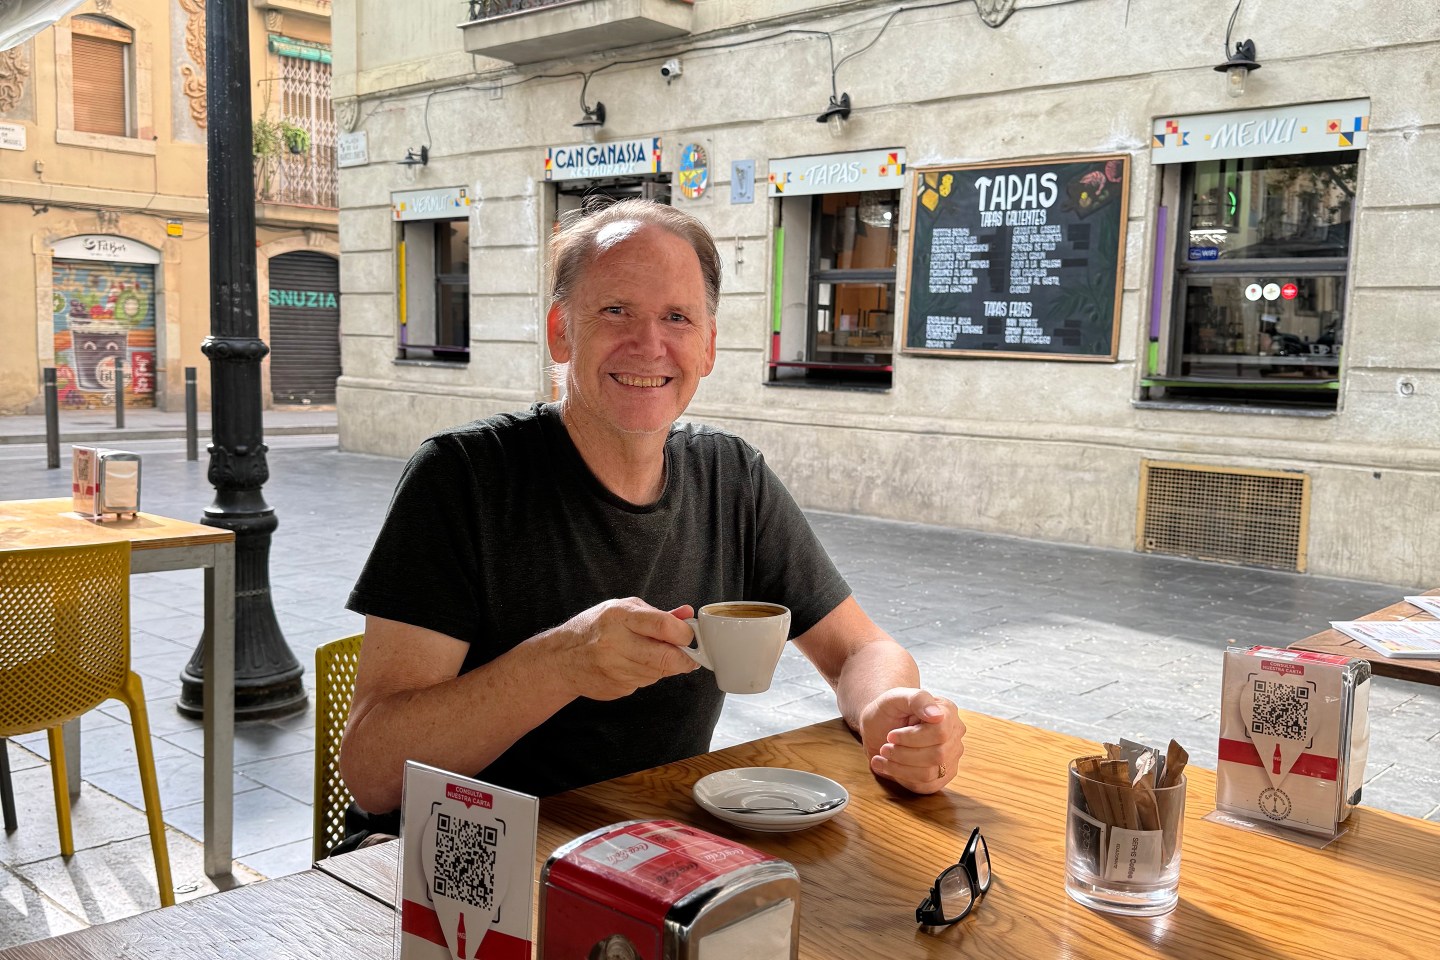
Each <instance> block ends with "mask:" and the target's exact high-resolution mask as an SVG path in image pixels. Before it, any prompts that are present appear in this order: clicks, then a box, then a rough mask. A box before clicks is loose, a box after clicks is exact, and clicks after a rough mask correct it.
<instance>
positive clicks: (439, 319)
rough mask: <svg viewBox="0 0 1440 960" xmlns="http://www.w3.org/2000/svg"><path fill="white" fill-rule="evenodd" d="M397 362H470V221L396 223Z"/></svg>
mask: <svg viewBox="0 0 1440 960" xmlns="http://www.w3.org/2000/svg"><path fill="white" fill-rule="evenodd" d="M400 276H401V277H402V279H403V281H404V285H403V289H402V290H401V291H400V298H401V299H400V306H401V313H400V343H399V358H400V359H401V360H442V361H450V362H453V363H468V362H469V360H470V221H469V220H468V219H461V220H412V221H409V222H406V223H402V224H401V244H400Z"/></svg>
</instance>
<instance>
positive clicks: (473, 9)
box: [467, 0, 577, 23]
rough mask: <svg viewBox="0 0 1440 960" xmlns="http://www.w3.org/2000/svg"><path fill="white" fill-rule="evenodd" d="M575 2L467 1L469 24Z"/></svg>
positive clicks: (558, 0)
mask: <svg viewBox="0 0 1440 960" xmlns="http://www.w3.org/2000/svg"><path fill="white" fill-rule="evenodd" d="M576 2H577V0H468V3H467V6H469V7H470V17H469V22H470V23H474V22H475V21H476V20H489V19H490V18H491V17H502V16H504V15H505V14H507V13H519V12H521V11H522V10H535V9H538V8H540V7H554V6H558V5H559V4H562V3H576Z"/></svg>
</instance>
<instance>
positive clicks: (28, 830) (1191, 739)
mask: <svg viewBox="0 0 1440 960" xmlns="http://www.w3.org/2000/svg"><path fill="white" fill-rule="evenodd" d="M182 422H183V421H182ZM0 433H4V428H3V424H0ZM172 437H173V434H172ZM107 442H108V443H110V444H112V445H119V444H118V443H116V442H115V441H114V440H111V439H108V438H107ZM268 442H269V443H270V445H271V454H270V464H271V480H270V482H269V483H268V484H267V486H266V487H265V497H266V499H267V500H268V501H269V503H270V504H271V505H272V506H273V507H274V508H275V511H276V514H277V516H278V517H279V520H280V527H279V530H278V531H277V533H276V534H275V539H274V546H273V549H272V552H271V562H270V570H271V582H272V586H273V594H274V605H275V610H276V614H277V617H278V618H279V622H280V625H281V628H282V629H283V631H284V634H285V637H286V640H287V641H288V642H289V644H290V647H291V649H292V650H293V651H294V652H295V655H296V657H297V658H298V659H299V660H300V662H301V663H302V664H305V665H306V667H307V671H308V670H309V668H310V665H311V664H312V663H313V651H314V649H315V647H316V646H318V645H319V644H321V643H323V642H325V641H327V640H331V639H334V638H337V637H341V636H346V635H348V634H351V633H355V632H358V630H359V629H360V618H358V617H356V616H355V615H353V614H350V613H348V612H346V611H345V609H344V601H345V597H346V595H347V593H348V592H349V589H350V586H351V584H352V583H353V581H354V579H355V576H356V574H357V573H358V571H359V569H360V565H361V564H362V562H363V561H364V558H365V556H366V553H367V552H368V550H369V547H370V544H371V543H372V541H373V539H374V536H375V533H376V530H377V529H378V526H379V523H380V521H381V519H382V517H383V515H384V512H385V507H386V504H387V502H388V500H389V497H390V493H391V491H392V489H393V487H394V484H395V481H396V479H397V477H398V476H399V472H400V469H401V467H402V466H403V463H402V461H399V460H393V459H387V458H381V457H373V456H365V455H360V454H351V453H344V452H341V451H340V450H339V449H338V448H337V445H336V441H335V437H334V436H333V435H329V436H325V435H304V436H272V437H269V438H268ZM125 447H126V448H127V449H133V450H134V451H136V452H138V453H141V454H143V455H144V506H145V509H146V510H148V511H150V512H153V513H159V514H165V515H169V516H175V517H182V518H193V519H196V520H198V519H199V518H200V516H201V511H202V510H203V508H204V507H205V506H206V504H207V503H208V502H209V501H210V499H211V496H212V490H211V488H210V487H209V484H208V483H207V481H206V478H205V470H206V464H205V461H204V459H203V453H202V460H201V461H199V462H187V461H186V460H185V459H184V444H183V441H182V440H178V439H173V438H172V439H165V440H132V441H129V442H127V443H125ZM63 462H64V464H65V468H64V469H62V470H46V469H45V457H44V448H43V446H39V445H35V444H23V443H14V444H6V445H0V485H3V489H4V491H5V496H6V497H7V498H19V497H45V496H64V495H68V491H69V473H68V464H69V456H68V448H67V449H66V450H65V458H64V461H63ZM811 520H812V522H813V524H814V525H815V528H816V530H817V531H818V533H819V535H820V537H821V539H822V540H823V541H824V542H825V544H826V546H827V547H828V548H829V549H830V551H831V552H832V554H833V556H834V557H835V558H836V561H837V563H838V565H839V566H840V568H841V570H842V571H843V573H844V574H845V575H846V576H847V577H848V578H849V580H850V582H851V584H852V586H853V587H854V589H855V591H856V594H857V596H858V597H859V599H860V601H861V603H862V604H863V605H864V606H865V608H866V609H867V610H868V611H869V612H870V614H871V615H872V616H873V617H874V619H875V620H876V621H877V622H879V624H880V625H881V626H882V627H884V628H885V629H887V630H889V631H890V632H891V633H892V634H893V635H894V636H895V637H896V638H897V639H898V640H899V641H900V642H901V643H903V644H904V645H905V646H906V647H907V648H909V649H910V651H911V652H912V653H913V654H914V656H915V658H916V660H917V661H918V662H919V663H920V666H921V669H922V673H923V676H924V678H925V682H926V684H927V685H929V686H930V687H931V688H932V689H934V690H936V691H938V692H940V693H943V694H944V695H946V696H949V697H951V698H953V699H954V700H955V701H956V702H957V703H959V704H961V705H962V706H965V707H968V708H971V709H975V710H980V711H984V712H987V713H991V714H995V715H998V716H1003V717H1009V718H1014V719H1017V720H1021V721H1024V722H1026V723H1030V724H1034V725H1037V726H1041V727H1045V728H1049V729H1054V730H1059V731H1063V732H1066V733H1072V734H1077V735H1080V736H1084V737H1089V738H1092V739H1102V738H1103V739H1113V738H1115V737H1120V736H1128V737H1132V738H1136V739H1141V740H1146V741H1150V742H1154V743H1157V744H1163V743H1164V742H1165V741H1167V740H1168V739H1169V738H1170V737H1175V738H1176V739H1178V740H1179V741H1180V742H1181V743H1183V744H1184V745H1186V746H1187V747H1188V748H1189V749H1190V751H1191V754H1192V758H1193V762H1196V763H1199V764H1202V765H1205V766H1213V765H1214V762H1215V750H1216V740H1217V736H1218V719H1217V716H1218V713H1217V706H1218V699H1219V691H1220V667H1221V652H1222V651H1223V650H1224V649H1225V647H1226V645H1227V643H1228V642H1232V641H1233V642H1237V643H1244V644H1251V643H1270V644H1277V645H1284V644H1286V643H1289V642H1292V641H1294V640H1297V639H1299V638H1301V637H1304V636H1306V635H1308V634H1310V633H1313V632H1315V631H1316V630H1319V629H1321V628H1323V627H1324V626H1325V623H1326V621H1327V620H1330V619H1344V618H1351V617H1355V616H1359V615H1361V614H1364V613H1367V612H1369V611H1371V610H1375V609H1378V608H1379V607H1381V606H1384V605H1386V604H1388V603H1391V602H1393V601H1394V600H1396V599H1397V598H1398V597H1400V596H1401V595H1402V594H1404V593H1406V592H1413V590H1414V589H1415V588H1416V587H1419V586H1434V585H1433V584H1431V585H1415V584H1406V585H1383V584H1371V583H1358V582H1352V581H1342V580H1331V579H1324V578H1319V577H1313V576H1302V575H1296V574H1287V573H1276V572H1268V571H1257V570H1249V569H1240V568H1233V567H1226V566H1221V565H1216V564H1206V563H1197V562H1191V561H1186V560H1178V559H1171V558H1162V557H1155V556H1149V555H1143V554H1135V553H1129V552H1123V551H1111V550H1097V549H1086V548H1081V547H1071V546H1061V545H1055V544H1049V543H1040V542H1034V541H1026V540H1019V539H1014V538H1009V537H1001V536H989V535H980V534H975V533H969V532H965V531H960V530H950V529H943V528H938V527H929V526H923V525H918V524H906V523H894V522H888V521H879V520H873V519H867V518H861V517H851V516H841V515H837V514H829V513H820V512H816V513H812V514H811ZM131 613H132V630H133V635H134V650H133V656H134V666H135V669H136V671H137V672H138V673H140V674H141V676H142V677H143V678H144V682H145V686H146V695H147V697H148V698H150V700H149V706H150V722H151V726H152V730H153V734H154V737H155V755H156V765H157V768H158V772H159V777H160V781H161V797H162V803H163V807H164V813H165V820H166V822H167V824H169V825H170V827H171V833H170V847H171V851H172V857H173V858H174V860H175V881H176V884H177V886H178V887H180V888H181V890H182V891H183V893H184V894H185V895H188V896H194V895H201V894H203V893H205V892H208V891H209V890H211V889H213V888H212V887H210V886H209V885H208V883H207V882H206V881H205V879H204V876H203V873H202V871H201V867H200V856H199V845H198V843H197V842H196V839H195V838H198V837H199V836H200V835H201V812H202V811H201V805H200V796H201V794H200V790H201V786H200V771H201V731H200V728H199V725H198V724H197V723H195V722H193V721H189V720H186V719H184V718H182V717H180V716H179V715H178V714H177V713H176V712H175V708H174V702H175V697H176V695H177V694H178V690H179V682H178V675H179V672H180V669H181V667H182V666H183V665H184V663H185V661H186V660H187V659H188V658H189V656H190V654H191V652H192V651H193V649H194V647H195V644H196V641H197V638H198V637H199V633H200V623H201V574H200V573H199V572H198V571H180V572H174V573H163V574H145V575H137V576H136V577H134V578H133V586H132V611H131ZM308 679H309V678H308V677H307V680H308ZM835 713H836V710H835V705H834V700H833V697H832V696H831V694H830V692H829V691H828V689H826V688H825V685H824V683H823V681H821V680H820V678H819V677H818V675H816V674H815V672H814V671H813V670H812V669H811V668H810V667H809V665H808V663H806V662H805V661H804V660H803V659H801V658H800V657H798V655H795V654H793V653H789V652H787V654H786V656H785V658H784V659H783V660H782V662H781V665H780V669H779V673H778V678H777V682H776V683H775V684H774V685H773V686H772V687H771V689H770V690H769V691H768V692H766V693H764V694H761V695H757V696H753V697H732V698H730V700H729V703H728V704H727V706H726V708H725V713H724V716H723V718H722V720H721V724H720V727H719V730H718V731H717V735H716V740H715V745H716V746H717V747H718V746H725V745H729V744H732V743H737V742H741V741H744V740H748V739H752V738H754V737H758V736H763V735H767V734H769V733H773V732H777V731H780V730H784V729H789V728H792V727H794V726H797V725H800V724H804V723H809V722H813V721H816V720H821V719H827V718H830V717H833V716H834V715H835ZM1370 716H1371V722H1372V739H1371V750H1370V758H1369V764H1368V766H1367V768H1366V777H1367V782H1366V785H1365V789H1364V801H1365V802H1366V803H1369V804H1372V805H1374V806H1377V807H1381V808H1384V809H1388V810H1394V811H1398V812H1401V813H1405V814H1410V815H1413V816H1420V817H1429V818H1432V819H1437V818H1440V689H1436V688H1428V687H1421V686H1417V685H1415V684H1409V683H1404V682H1401V681H1391V680H1383V679H1377V680H1376V682H1375V689H1374V692H1373V695H1372V699H1371V704H1370ZM82 726H83V734H82V742H83V758H84V760H83V775H84V780H85V786H84V791H83V793H82V796H81V799H80V800H79V802H78V803H77V804H76V805H75V817H76V834H77V847H78V848H79V850H78V852H77V854H76V856H75V857H74V858H73V859H72V860H71V861H70V862H68V863H67V862H65V861H64V860H62V859H61V858H60V857H59V856H58V855H57V843H56V839H55V827H54V805H53V798H52V797H51V795H50V786H49V772H48V769H47V767H46V764H45V761H44V757H45V754H46V750H45V744H44V738H43V735H41V736H30V737H22V738H19V741H18V742H12V743H11V744H10V747H9V749H10V757H11V760H12V765H13V767H14V770H15V780H16V786H17V792H18V794H19V797H18V799H19V806H20V829H19V830H17V831H16V832H14V833H12V834H8V835H5V836H4V838H3V843H0V946H3V945H6V944H10V943H17V942H23V941H26V940H31V939H35V938H37V937H41V936H48V935H51V934H54V933H59V932H63V931H65V930H69V929H74V928H76V927H78V926H82V925H85V924H89V923H97V922H101V921H104V920H110V919H115V918H117V917H119V916H124V915H128V914H131V913H135V912H138V911H140V910H143V909H148V908H150V907H153V906H155V905H156V903H157V902H158V901H157V898H156V895H155V891H154V886H153V884H154V880H153V868H152V866H151V864H150V860H149V850H148V841H147V840H146V834H145V826H144V818H143V815H141V813H140V812H139V810H137V809H136V808H137V807H138V806H139V805H140V790H139V778H138V774H137V773H136V769H135V764H134V751H133V747H131V746H129V745H127V744H128V737H129V730H128V729H127V723H126V714H125V711H124V709H123V708H122V707H121V706H120V705H119V704H118V703H114V702H112V703H110V704H108V705H106V706H105V707H103V708H101V710H99V711H97V712H95V713H92V714H90V715H89V716H87V717H86V718H85V719H84V721H83V725H82ZM313 748H314V716H313V713H311V712H307V713H305V714H303V715H300V716H295V717H291V718H289V719H285V720H280V721H273V722H261V723H254V724H247V725H243V726H242V727H240V728H239V729H238V730H237V734H236V745H235V758H236V773H235V789H236V797H235V804H236V811H235V855H236V858H237V860H238V861H239V862H240V864H241V866H240V867H237V874H238V875H239V876H240V877H241V879H248V878H253V877H254V875H255V874H261V875H265V876H276V875H280V874H284V873H289V872H293V871H296V870H301V869H304V868H305V867H306V866H308V864H309V851H310V829H311V826H310V816H311V808H310V804H311V795H312V794H311V782H312V766H313ZM964 788H965V770H964V767H963V762H962V766H961V769H960V771H959V778H958V779H957V780H956V783H955V789H959V790H963V789H964ZM251 871H253V873H252V872H251Z"/></svg>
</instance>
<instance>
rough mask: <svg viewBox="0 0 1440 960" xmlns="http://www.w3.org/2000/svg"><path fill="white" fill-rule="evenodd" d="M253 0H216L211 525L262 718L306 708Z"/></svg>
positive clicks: (184, 677)
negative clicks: (284, 552) (271, 429)
mask: <svg viewBox="0 0 1440 960" xmlns="http://www.w3.org/2000/svg"><path fill="white" fill-rule="evenodd" d="M249 14H250V4H249V3H247V2H246V0H208V2H207V3H206V5H205V77H206V96H207V98H208V104H207V111H206V114H207V118H208V123H207V125H206V126H207V139H208V147H209V151H208V157H209V168H208V186H209V194H210V336H208V337H206V338H205V341H204V343H202V344H201V345H200V349H201V351H202V352H204V354H205V356H207V357H209V358H210V410H211V413H210V417H211V426H212V431H213V438H214V442H213V443H212V444H211V445H210V447H209V453H210V470H209V478H210V482H211V483H212V484H214V486H215V501H214V502H213V503H211V504H210V506H208V507H206V508H205V516H204V518H203V520H202V522H203V523H206V524H209V525H210V526H214V527H224V528H225V529H227V530H233V531H234V532H235V716H236V719H240V720H258V719H263V718H267V717H277V716H285V715H288V714H292V713H298V712H300V711H302V710H304V709H305V701H306V694H305V685H304V683H303V681H302V679H301V677H302V675H303V671H302V670H301V668H300V664H299V662H298V661H297V660H296V659H295V655H294V654H293V653H291V652H290V648H289V647H288V646H286V644H285V637H284V636H283V635H282V634H281V632H280V625H279V623H277V622H276V620H275V608H274V607H273V606H272V604H271V600H270V535H271V534H272V533H274V531H275V528H276V526H278V525H279V521H278V520H276V518H275V511H274V510H272V509H271V508H270V505H269V504H267V503H266V502H265V496H264V494H263V493H262V492H261V488H262V487H263V486H264V485H265V481H266V480H267V479H269V477H270V467H269V465H268V464H267V463H266V460H265V451H266V450H267V449H268V448H267V447H266V446H265V442H264V436H263V424H262V423H261V419H260V361H261V360H262V359H264V357H265V354H266V353H268V352H269V348H268V347H267V346H266V345H265V343H264V341H262V340H261V339H260V336H259V319H258V317H257V316H256V294H255V180H254V160H253V157H252V150H251V128H250V109H251V99H250V60H249V57H250V52H249V50H250V43H249V36H250V35H249V30H250V25H249ZM203 650H204V647H203V645H202V646H200V647H197V648H196V650H195V653H194V654H193V655H192V656H191V657H190V662H189V663H188V664H186V666H185V669H184V670H183V671H182V672H181V674H180V682H181V690H180V701H179V704H178V707H179V710H180V712H181V713H182V714H184V715H186V716H190V717H199V716H201V715H202V714H203V712H204V707H203V694H204V682H205V661H204V658H203Z"/></svg>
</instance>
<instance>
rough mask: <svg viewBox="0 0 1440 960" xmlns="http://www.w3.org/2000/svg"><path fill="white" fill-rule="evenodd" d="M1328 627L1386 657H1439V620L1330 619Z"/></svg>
mask: <svg viewBox="0 0 1440 960" xmlns="http://www.w3.org/2000/svg"><path fill="white" fill-rule="evenodd" d="M1412 602H1413V601H1412ZM1330 626H1332V627H1334V628H1335V629H1336V630H1339V631H1340V632H1341V633H1343V634H1345V636H1347V637H1350V638H1351V639H1353V640H1359V641H1360V642H1361V643H1363V644H1365V646H1367V647H1369V648H1370V649H1371V650H1374V651H1375V652H1376V653H1382V654H1384V655H1385V656H1387V657H1394V658H1396V659H1440V620H1332V621H1330Z"/></svg>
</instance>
